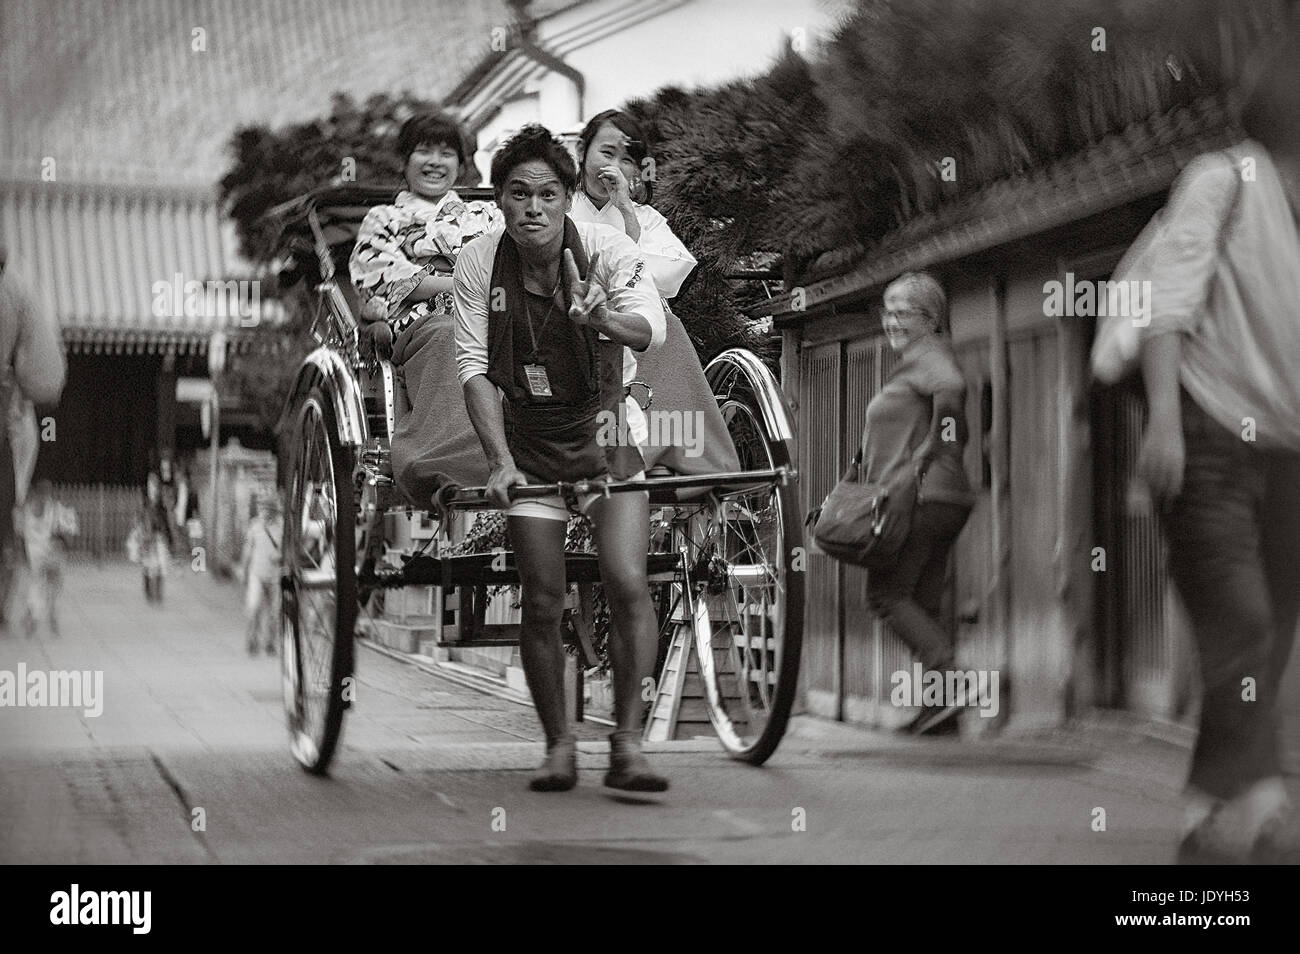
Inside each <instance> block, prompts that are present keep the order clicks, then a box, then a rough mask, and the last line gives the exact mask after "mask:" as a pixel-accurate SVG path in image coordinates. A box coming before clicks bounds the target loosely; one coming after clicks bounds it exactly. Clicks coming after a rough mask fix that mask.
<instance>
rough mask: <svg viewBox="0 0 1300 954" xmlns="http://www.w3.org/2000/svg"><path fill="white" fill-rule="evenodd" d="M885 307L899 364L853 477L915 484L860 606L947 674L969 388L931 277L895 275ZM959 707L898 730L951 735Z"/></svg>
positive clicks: (964, 490) (933, 711)
mask: <svg viewBox="0 0 1300 954" xmlns="http://www.w3.org/2000/svg"><path fill="white" fill-rule="evenodd" d="M884 306H885V308H884V312H883V314H882V316H881V325H882V326H883V328H884V331H885V336H886V338H887V339H888V340H889V346H890V347H891V348H893V349H894V351H895V352H897V353H898V355H899V358H900V361H899V363H898V366H897V367H896V368H895V369H894V373H893V374H892V375H891V376H890V379H889V381H888V383H886V384H885V386H884V387H883V388H881V389H880V392H879V393H878V394H877V395H876V396H875V397H874V398H872V399H871V403H870V404H868V405H867V415H866V416H867V423H866V427H865V429H864V430H863V434H862V452H861V467H862V470H861V472H860V475H859V479H860V480H861V481H863V482H864V483H876V484H879V485H881V486H884V487H891V486H894V485H895V484H896V483H897V482H899V481H904V480H909V481H910V480H915V481H916V483H917V486H918V492H917V498H916V499H917V504H916V508H915V510H914V512H913V514H912V523H911V526H910V528H909V530H908V535H907V540H906V542H904V544H903V546H902V549H901V550H899V552H898V555H897V557H896V559H895V560H894V562H893V563H892V565H890V566H888V567H886V568H882V569H872V570H869V571H868V574H867V600H868V604H869V605H870V607H871V610H872V612H874V613H876V614H877V615H878V616H879V617H880V618H881V619H883V620H884V621H885V622H887V623H889V624H890V626H892V627H893V629H894V632H895V633H897V634H898V636H899V638H900V639H902V640H903V642H905V643H906V644H907V645H908V647H909V648H910V649H911V650H912V652H913V653H914V654H915V655H916V657H917V658H918V659H919V660H920V661H921V664H922V665H923V666H924V667H925V668H926V669H927V670H929V671H932V672H944V671H946V670H950V669H952V668H953V666H954V664H955V654H956V648H955V645H954V639H953V634H952V633H951V632H950V631H949V629H948V628H946V627H945V626H944V625H943V624H942V623H941V622H940V620H939V614H940V609H941V603H942V596H943V585H944V580H945V578H946V576H947V568H948V554H949V551H950V550H951V549H952V545H953V542H954V541H955V540H956V539H957V534H959V533H960V532H961V529H962V527H963V526H964V525H965V523H966V518H967V517H968V516H969V515H970V511H971V507H972V506H973V504H974V496H973V495H972V493H971V489H970V483H969V482H968V480H967V478H966V470H965V467H964V466H963V465H962V448H964V447H965V445H966V437H967V427H966V382H965V380H964V379H963V377H962V373H961V368H960V367H959V366H958V364H957V358H956V355H955V353H954V352H953V349H952V343H951V342H950V341H949V339H948V335H947V327H948V299H947V296H946V295H945V294H944V291H943V286H941V285H940V284H939V281H938V280H937V279H936V278H935V277H934V276H932V275H929V274H927V273H925V272H909V273H907V274H904V275H900V276H899V277H898V278H896V279H895V280H894V281H893V282H891V283H890V284H889V286H888V287H887V288H886V289H885V294H884ZM961 701H962V702H965V701H967V700H961ZM947 702H948V703H953V700H947ZM960 709H961V705H958V704H945V705H942V706H938V707H930V708H924V707H923V708H922V709H921V711H920V713H919V714H918V715H917V716H916V717H915V718H914V719H913V720H912V721H911V722H910V723H909V724H908V725H907V726H906V727H905V728H906V729H907V730H909V731H913V732H916V733H918V734H919V733H936V734H944V733H952V732H955V731H956V730H957V722H956V716H957V714H958V712H959V711H960Z"/></svg>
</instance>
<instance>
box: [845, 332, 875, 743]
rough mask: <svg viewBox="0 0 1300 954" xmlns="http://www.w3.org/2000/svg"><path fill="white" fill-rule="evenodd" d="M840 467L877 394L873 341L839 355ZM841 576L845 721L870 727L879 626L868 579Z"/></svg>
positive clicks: (853, 570)
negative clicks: (841, 358)
mask: <svg viewBox="0 0 1300 954" xmlns="http://www.w3.org/2000/svg"><path fill="white" fill-rule="evenodd" d="M844 363H845V379H846V380H845V385H846V394H845V405H844V442H843V443H844V450H843V455H842V456H843V458H844V466H845V467H847V466H848V461H849V460H850V459H852V455H853V454H855V453H857V450H858V448H859V446H861V444H862V431H863V428H864V427H865V426H866V418H867V404H868V403H869V402H870V401H871V398H872V397H873V396H874V395H875V394H876V392H877V391H879V390H880V347H879V342H878V341H877V340H876V339H871V338H868V339H863V340H859V341H852V342H849V343H848V344H847V345H846V346H845V349H844ZM843 573H844V717H845V718H846V719H848V720H849V721H851V722H875V721H876V715H877V713H876V712H875V706H876V703H877V698H876V692H875V686H876V683H877V681H878V679H879V673H878V671H877V667H878V665H879V661H880V660H879V653H878V651H877V650H878V641H879V638H880V623H879V622H878V621H877V620H876V618H875V617H874V616H872V615H871V613H870V611H869V610H868V609H867V573H866V571H865V570H861V569H858V568H857V567H845V568H844V569H843Z"/></svg>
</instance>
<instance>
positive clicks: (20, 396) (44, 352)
mask: <svg viewBox="0 0 1300 954" xmlns="http://www.w3.org/2000/svg"><path fill="white" fill-rule="evenodd" d="M15 264H16V263H15V261H14V260H13V259H12V257H11V255H10V253H9V250H8V249H7V248H5V247H4V246H3V245H0V414H4V415H5V419H4V421H3V422H0V423H2V425H3V426H0V626H2V625H3V623H4V620H3V618H2V617H3V615H4V614H5V613H6V611H7V609H8V604H9V602H10V600H9V596H10V594H11V593H12V592H13V582H14V570H15V563H16V560H17V558H18V554H17V552H16V550H15V540H14V524H15V519H16V509H17V508H18V507H19V506H20V505H21V504H22V502H23V499H24V497H25V496H26V492H27V484H28V482H29V481H30V480H31V475H32V471H33V469H34V468H35V466H36V449H37V447H38V446H39V445H38V442H37V440H36V428H35V424H36V413H35V409H34V407H33V406H32V405H33V403H35V404H55V403H57V402H58V400H59V397H60V395H61V394H62V391H63V381H64V375H65V372H66V364H65V361H64V357H63V346H62V343H61V341H60V335H59V326H58V322H57V321H56V320H55V318H54V315H53V314H52V313H51V312H50V311H49V309H47V308H45V307H43V305H42V304H41V302H40V300H39V299H38V298H37V297H36V296H35V295H34V294H32V292H31V291H30V289H29V288H28V286H27V283H26V281H24V279H23V277H22V276H21V275H20V274H19V270H18V269H17V268H16V267H15Z"/></svg>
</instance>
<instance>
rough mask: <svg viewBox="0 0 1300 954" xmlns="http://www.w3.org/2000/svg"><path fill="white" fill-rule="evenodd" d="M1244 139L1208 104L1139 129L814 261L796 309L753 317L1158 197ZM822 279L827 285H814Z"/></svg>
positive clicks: (865, 288)
mask: <svg viewBox="0 0 1300 954" xmlns="http://www.w3.org/2000/svg"><path fill="white" fill-rule="evenodd" d="M1240 138H1241V132H1240V130H1239V129H1238V128H1237V127H1236V126H1235V124H1234V122H1233V121H1232V119H1231V114H1230V112H1229V110H1228V109H1227V108H1226V106H1225V105H1224V104H1223V103H1220V102H1217V101H1212V100H1206V101H1202V102H1200V103H1198V104H1197V105H1196V106H1194V107H1189V108H1186V109H1179V110H1175V111H1174V112H1171V113H1168V114H1166V115H1162V116H1158V117H1155V118H1154V119H1151V120H1148V121H1146V122H1143V123H1137V124H1135V125H1133V126H1132V127H1130V128H1129V129H1127V130H1125V131H1124V132H1123V133H1121V134H1119V135H1116V136H1110V137H1107V138H1106V139H1104V140H1102V141H1101V142H1099V143H1097V144H1096V145H1095V146H1093V147H1092V148H1090V149H1088V150H1086V151H1085V152H1082V153H1080V154H1078V155H1076V156H1073V157H1071V158H1069V159H1066V160H1064V161H1062V162H1058V163H1055V164H1053V165H1051V166H1048V167H1046V168H1043V169H1039V170H1037V171H1035V172H1034V173H1032V174H1031V175H1028V176H1024V177H1019V178H1016V179H1008V180H1004V181H1002V182H997V183H994V184H993V185H991V186H989V187H988V188H986V189H983V190H981V191H980V192H978V193H977V194H975V195H973V196H971V197H969V198H967V199H964V200H958V201H955V202H953V203H951V204H950V205H948V206H944V207H942V208H940V209H939V210H937V211H936V212H934V213H931V214H927V215H923V216H918V217H917V218H915V219H912V220H911V221H909V222H907V223H906V224H904V225H903V226H902V227H901V228H898V229H896V230H895V231H893V232H891V233H889V234H888V235H886V236H884V237H883V238H882V239H881V240H880V241H879V242H878V243H876V244H874V245H873V246H872V247H871V248H869V249H864V248H863V247H862V246H851V247H848V248H845V249H838V250H835V251H834V252H828V253H826V254H825V255H823V256H822V257H821V258H819V259H818V261H817V263H815V265H814V269H813V276H814V280H812V281H808V282H805V283H804V284H803V285H801V286H800V287H799V289H798V291H799V292H801V294H802V303H803V306H804V307H803V308H802V309H800V310H799V311H796V310H795V309H794V302H795V298H794V295H795V292H794V291H792V292H790V293H787V294H785V295H781V296H779V297H776V298H773V299H771V300H769V301H764V302H760V303H759V304H758V305H755V306H754V307H753V308H751V309H749V314H750V315H751V316H753V317H760V316H765V315H772V316H774V317H775V319H776V321H777V323H778V324H789V323H797V322H798V321H800V320H801V319H803V318H804V317H807V315H808V313H809V312H813V311H815V310H817V309H818V308H819V307H825V306H827V305H830V304H832V303H834V302H837V301H841V300H846V299H852V298H853V297H854V296H860V295H862V294H864V293H866V292H869V291H871V290H872V289H874V288H876V287H878V286H879V285H880V284H882V283H883V282H885V281H887V280H889V279H890V278H892V277H893V276H895V275H897V274H899V273H901V272H904V271H909V270H914V269H922V268H929V267H933V266H935V265H938V264H941V263H943V262H949V261H953V260H955V259H958V258H962V257H965V256H967V255H972V254H975V253H977V252H981V251H985V250H988V249H993V248H996V247H998V246H1000V245H1004V244H1006V243H1008V242H1013V241H1016V240H1020V239H1025V238H1028V237H1030V236H1033V235H1037V234H1039V233H1042V232H1046V231H1048V230H1049V229H1052V228H1056V227H1059V226H1063V225H1067V224H1069V223H1071V222H1075V221H1078V220H1080V219H1083V218H1086V217H1087V216H1089V215H1094V214H1096V213H1098V212H1103V211H1105V210H1106V209H1112V208H1117V207H1119V206H1122V205H1125V204H1127V203H1129V202H1133V201H1135V200H1137V199H1141V198H1144V197H1147V196H1151V195H1155V194H1157V193H1160V192H1162V191H1164V190H1165V189H1168V188H1169V186H1170V185H1171V184H1172V183H1173V181H1174V179H1175V178H1176V177H1177V175H1178V173H1179V172H1180V171H1181V170H1182V168H1183V167H1184V166H1185V165H1186V164H1187V163H1188V162H1189V161H1190V160H1191V159H1192V158H1194V157H1195V156H1197V155H1199V154H1200V153H1202V152H1206V151H1208V150H1212V149H1218V148H1222V147H1224V146H1226V145H1229V144H1230V143H1232V142H1233V141H1235V140H1237V139H1240ZM828 271H829V272H832V274H831V275H830V277H825V278H821V279H820V280H816V276H817V275H818V274H821V275H825V274H826V273H827V272H828Z"/></svg>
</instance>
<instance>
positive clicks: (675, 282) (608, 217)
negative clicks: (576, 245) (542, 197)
mask: <svg viewBox="0 0 1300 954" xmlns="http://www.w3.org/2000/svg"><path fill="white" fill-rule="evenodd" d="M633 209H634V211H635V212H636V221H637V224H638V225H640V226H641V237H640V238H639V239H637V241H636V244H637V246H638V247H639V248H640V249H641V254H642V255H643V256H644V257H645V263H646V265H647V266H648V267H649V268H650V274H651V275H653V276H654V280H655V287H656V288H658V289H659V294H661V295H663V296H664V297H665V298H675V297H676V296H677V293H678V292H679V291H680V290H681V287H682V282H684V281H686V276H687V275H689V274H690V273H691V270H692V269H693V268H695V256H694V255H692V254H691V253H690V251H689V250H688V249H687V248H686V246H685V245H683V244H682V241H681V239H679V238H678V237H677V236H676V235H675V234H673V230H672V229H671V228H670V227H669V225H668V220H667V219H665V218H664V217H663V216H662V215H660V214H659V212H658V210H657V209H655V208H653V207H652V206H648V205H642V204H640V203H633ZM569 218H571V219H573V221H575V222H594V223H596V224H599V225H608V226H609V227H610V228H614V229H617V230H618V231H620V232H624V233H625V234H626V229H625V226H624V223H623V213H622V212H620V211H619V210H618V208H617V207H615V205H614V203H613V202H606V203H605V205H604V207H603V208H599V209H598V208H596V204H595V203H594V202H592V201H591V198H590V197H589V196H588V195H587V193H586V192H584V191H583V190H582V189H579V190H578V192H577V194H576V195H575V196H574V197H573V208H572V210H570V212H569Z"/></svg>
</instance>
